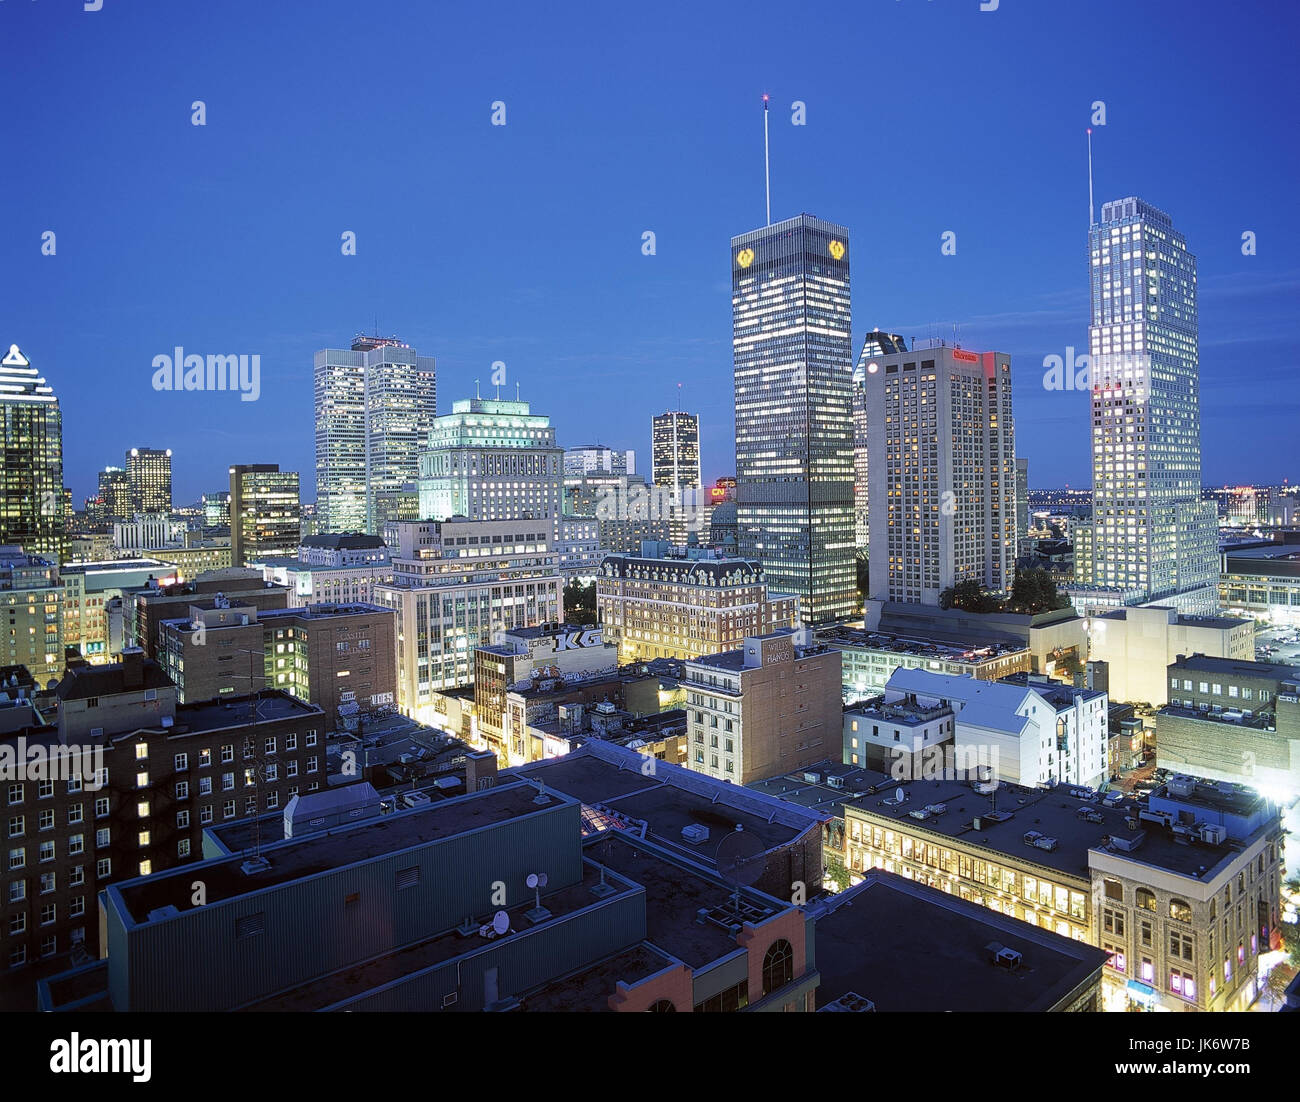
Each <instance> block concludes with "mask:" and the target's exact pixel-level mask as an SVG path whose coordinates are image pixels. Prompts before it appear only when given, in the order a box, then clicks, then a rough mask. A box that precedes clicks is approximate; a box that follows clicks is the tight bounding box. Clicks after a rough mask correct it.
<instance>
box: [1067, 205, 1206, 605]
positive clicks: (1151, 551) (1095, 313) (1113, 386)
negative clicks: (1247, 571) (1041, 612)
mask: <svg viewBox="0 0 1300 1102" xmlns="http://www.w3.org/2000/svg"><path fill="white" fill-rule="evenodd" d="M1088 241H1089V254H1090V259H1089V263H1090V282H1091V291H1092V319H1091V325H1090V326H1089V330H1088V337H1089V346H1090V347H1089V352H1090V367H1091V379H1090V382H1091V386H1092V492H1093V522H1092V541H1091V542H1092V557H1091V570H1090V571H1089V572H1088V574H1087V575H1086V580H1087V581H1088V582H1090V583H1091V585H1092V586H1093V587H1094V588H1095V590H1096V592H1095V593H1094V594H1093V595H1092V596H1091V597H1090V598H1089V600H1090V602H1091V603H1093V604H1094V605H1107V604H1110V605H1125V604H1128V605H1133V604H1156V603H1158V604H1168V605H1172V606H1174V607H1177V608H1178V609H1179V610H1180V611H1182V612H1186V613H1212V612H1215V611H1217V609H1218V594H1217V581H1218V573H1219V563H1218V543H1217V539H1218V529H1217V519H1216V515H1215V508H1214V505H1213V503H1210V502H1202V501H1201V440H1200V428H1201V421H1200V372H1199V365H1198V356H1197V317H1196V258H1195V257H1194V256H1193V255H1192V254H1191V253H1189V252H1188V251H1187V244H1186V242H1185V241H1184V239H1183V235H1182V234H1181V233H1179V232H1178V231H1177V230H1176V229H1174V227H1173V224H1172V222H1170V220H1169V216H1168V215H1167V214H1165V213H1164V212H1163V211H1160V210H1157V209H1156V208H1155V207H1153V206H1151V205H1149V204H1148V203H1144V202H1143V201H1142V200H1141V199H1136V198H1132V197H1130V198H1127V199H1118V200H1116V201H1114V202H1110V203H1106V204H1104V205H1103V206H1102V208H1101V221H1100V222H1099V223H1097V224H1095V225H1093V226H1092V227H1091V229H1090V230H1089V234H1088ZM1076 603H1077V599H1076Z"/></svg>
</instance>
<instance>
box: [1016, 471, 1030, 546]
mask: <svg viewBox="0 0 1300 1102" xmlns="http://www.w3.org/2000/svg"><path fill="white" fill-rule="evenodd" d="M1028 538H1029V460H1028V459H1017V460H1016V541H1017V543H1018V542H1019V541H1020V540H1023V539H1028Z"/></svg>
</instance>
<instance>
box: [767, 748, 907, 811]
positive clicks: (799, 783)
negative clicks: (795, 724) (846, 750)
mask: <svg viewBox="0 0 1300 1102" xmlns="http://www.w3.org/2000/svg"><path fill="white" fill-rule="evenodd" d="M812 777H817V778H819V779H817V780H811V779H810V778H812ZM832 778H835V779H837V780H838V781H839V782H840V783H839V784H838V785H833V784H831V783H830V781H831V779H832ZM896 785H897V782H896V781H895V780H894V779H893V778H892V777H891V776H889V774H887V773H878V772H876V771H875V770H873V769H859V768H858V767H857V766H853V765H844V764H842V763H840V762H835V761H832V760H831V759H829V758H827V759H826V760H825V761H819V762H817V763H816V764H815V765H810V766H808V768H807V769H801V770H799V771H798V772H795V773H786V774H785V775H784V776H780V777H770V778H768V779H767V780H765V781H754V782H753V783H752V784H748V785H746V786H745V787H746V788H750V789H752V790H753V791H755V792H762V793H763V794H764V795H767V796H775V797H776V798H777V799H780V800H786V801H788V802H790V803H794V804H798V805H799V806H800V807H806V808H808V809H810V810H812V811H816V812H817V813H818V814H820V815H824V816H827V817H832V816H833V817H835V818H839V817H841V816H843V814H844V804H845V803H846V802H847V801H848V800H852V799H856V798H857V797H859V796H863V795H867V796H871V795H874V794H875V793H876V792H878V791H880V790H882V789H884V788H886V787H889V788H892V787H895V786H896Z"/></svg>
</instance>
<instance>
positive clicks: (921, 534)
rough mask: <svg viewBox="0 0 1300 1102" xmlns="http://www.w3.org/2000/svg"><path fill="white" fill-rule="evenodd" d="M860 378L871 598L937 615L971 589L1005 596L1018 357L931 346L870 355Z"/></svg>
mask: <svg viewBox="0 0 1300 1102" xmlns="http://www.w3.org/2000/svg"><path fill="white" fill-rule="evenodd" d="M875 336H877V334H868V337H867V339H868V341H871V340H872V339H873V337H875ZM862 368H863V378H864V380H865V382H864V388H865V393H864V399H865V402H866V409H867V447H868V453H869V458H868V464H867V465H868V474H869V478H870V492H869V495H868V498H869V503H870V509H871V523H870V529H871V532H870V535H871V554H870V590H869V594H868V596H869V597H871V598H873V599H876V600H881V601H900V602H904V603H908V604H927V605H932V604H937V603H938V600H939V594H940V593H941V592H942V591H943V590H945V589H947V588H948V587H949V586H951V585H953V584H955V583H956V582H959V581H964V580H968V579H973V580H975V581H977V582H979V583H980V585H981V586H983V587H984V588H985V589H986V590H989V591H990V592H993V593H999V592H1008V591H1009V590H1010V588H1011V584H1012V582H1013V580H1014V575H1015V562H1016V467H1015V431H1014V427H1013V424H1012V416H1011V358H1010V357H1009V356H1007V355H1005V354H1004V353H1001V352H969V351H967V350H965V349H961V348H950V347H948V346H947V345H944V344H942V343H941V342H934V343H933V347H916V348H913V349H912V350H911V351H910V352H908V351H906V350H903V351H898V352H889V353H887V354H885V355H880V356H868V357H865V362H864V363H863V364H862Z"/></svg>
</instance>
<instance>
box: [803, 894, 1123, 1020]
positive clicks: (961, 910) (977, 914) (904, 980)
mask: <svg viewBox="0 0 1300 1102" xmlns="http://www.w3.org/2000/svg"><path fill="white" fill-rule="evenodd" d="M825 907H826V909H825V911H824V912H822V913H820V914H819V915H818V917H817V970H818V971H819V972H820V973H821V985H820V987H818V989H817V1005H818V1006H819V1007H824V1006H825V1005H826V1004H827V1003H829V1002H833V1001H834V1000H835V999H838V998H839V997H840V996H842V995H844V994H846V993H848V992H850V991H852V992H855V993H856V994H858V995H861V996H863V997H864V998H867V999H870V1000H871V1001H872V1002H874V1003H875V1004H876V1009H877V1010H878V1011H882V1012H886V1013H887V1012H889V1011H957V1012H963V1011H968V1012H979V1013H1004V1012H1012V1011H1022V1012H1024V1011H1038V1012H1041V1011H1044V1010H1049V1009H1051V1008H1052V1007H1053V1006H1055V1005H1056V1004H1057V1003H1059V1002H1060V1001H1061V1000H1062V999H1064V998H1065V997H1066V996H1067V995H1069V994H1070V993H1071V992H1073V991H1074V990H1075V989H1076V988H1078V987H1079V986H1080V985H1082V984H1084V983H1086V982H1087V981H1089V980H1090V979H1092V978H1093V977H1094V976H1096V975H1097V974H1099V973H1100V971H1101V968H1102V965H1103V964H1104V963H1105V960H1106V953H1105V952H1103V951H1102V950H1101V949H1097V948H1094V947H1092V946H1090V945H1087V944H1085V943H1084V942H1081V941H1074V940H1072V939H1070V938H1065V937H1061V936H1060V935H1058V934H1055V933H1052V932H1051V931H1049V930H1043V929H1039V928H1038V927H1035V926H1030V925H1029V924H1028V923H1025V922H1018V921H1016V920H1015V919H1011V918H1007V917H1005V916H1003V915H1000V914H998V913H997V912H995V911H991V910H989V909H988V908H986V907H981V906H979V905H978V904H975V903H968V902H966V901H965V900H963V899H960V898H957V897H955V896H951V895H948V894H946V893H945V892H941V891H939V890H938V889H935V888H930V887H927V886H925V885H924V884H918V883H916V882H915V881H912V880H907V879H905V878H904V877H901V876H895V875H893V874H891V873H887V872H882V871H879V870H877V871H875V872H872V873H869V874H868V875H867V877H866V878H865V879H864V880H863V882H862V883H861V884H859V885H857V886H856V887H854V888H850V889H849V890H848V891H847V892H842V893H840V894H839V895H836V896H833V897H832V899H831V900H830V901H828V903H827V904H826V905H825ZM995 944H996V945H999V946H1001V947H1003V948H1006V949H1011V950H1014V951H1015V952H1017V953H1020V954H1021V961H1020V966H1019V967H1018V968H1016V969H1014V970H1012V969H1010V968H1006V967H1003V966H1001V965H997V964H994V963H993V961H992V956H993V951H992V950H991V949H990V945H995Z"/></svg>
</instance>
